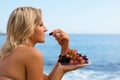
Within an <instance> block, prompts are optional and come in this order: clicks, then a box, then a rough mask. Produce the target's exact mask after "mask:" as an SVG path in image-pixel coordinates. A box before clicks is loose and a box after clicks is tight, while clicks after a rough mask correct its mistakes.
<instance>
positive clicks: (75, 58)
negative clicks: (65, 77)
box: [58, 49, 88, 65]
mask: <svg viewBox="0 0 120 80" xmlns="http://www.w3.org/2000/svg"><path fill="white" fill-rule="evenodd" d="M58 62H59V63H61V64H63V65H66V64H70V65H76V64H87V63H88V58H87V56H86V55H82V54H80V53H78V52H77V50H75V49H69V50H68V52H67V54H65V55H64V56H61V55H60V56H59V59H58Z"/></svg>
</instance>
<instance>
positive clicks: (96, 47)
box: [0, 34, 120, 80]
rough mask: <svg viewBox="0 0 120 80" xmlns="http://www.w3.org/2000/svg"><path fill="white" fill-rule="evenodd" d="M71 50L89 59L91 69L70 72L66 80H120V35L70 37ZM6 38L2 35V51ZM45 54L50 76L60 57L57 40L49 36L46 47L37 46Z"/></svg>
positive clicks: (0, 44) (46, 70) (47, 71)
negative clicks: (75, 50)
mask: <svg viewBox="0 0 120 80" xmlns="http://www.w3.org/2000/svg"><path fill="white" fill-rule="evenodd" d="M69 35H70V48H73V49H77V50H78V52H79V53H82V54H84V55H87V57H88V58H89V60H90V61H91V62H92V64H91V65H90V66H87V67H85V68H82V69H78V70H75V71H71V72H68V73H66V74H65V75H64V77H63V80H73V79H74V80H119V79H120V76H119V75H120V54H119V53H120V35H104V34H101V35H99V34H96V35H95V34H93V35H92V34H88V35H87V34H69ZM4 40H5V35H0V47H1V46H2V44H3V42H4ZM35 47H36V48H37V49H38V50H40V51H41V52H42V53H43V56H44V72H45V73H46V74H49V73H50V71H51V70H52V68H53V67H54V64H55V63H56V61H57V59H58V55H59V53H60V46H59V45H58V43H57V42H56V40H55V39H54V38H53V37H51V36H48V35H46V42H45V43H44V44H37V45H36V46H35Z"/></svg>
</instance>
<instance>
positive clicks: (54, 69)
mask: <svg viewBox="0 0 120 80" xmlns="http://www.w3.org/2000/svg"><path fill="white" fill-rule="evenodd" d="M58 66H59V64H58V62H56V65H55V67H54V68H53V69H52V71H51V72H50V74H49V75H48V78H49V80H51V78H52V77H53V75H54V74H55V72H56V70H57V68H58Z"/></svg>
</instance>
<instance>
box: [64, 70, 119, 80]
mask: <svg viewBox="0 0 120 80" xmlns="http://www.w3.org/2000/svg"><path fill="white" fill-rule="evenodd" d="M119 75H120V71H118V72H113V73H111V72H107V73H105V72H104V71H101V72H100V71H93V70H76V71H72V72H69V73H67V74H65V76H64V77H63V80H119V79H120V76H119Z"/></svg>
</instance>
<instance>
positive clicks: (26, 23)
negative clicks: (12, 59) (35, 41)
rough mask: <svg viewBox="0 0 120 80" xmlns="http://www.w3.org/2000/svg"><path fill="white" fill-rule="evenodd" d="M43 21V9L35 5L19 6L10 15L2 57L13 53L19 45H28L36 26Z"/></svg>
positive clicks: (1, 51) (0, 56)
mask: <svg viewBox="0 0 120 80" xmlns="http://www.w3.org/2000/svg"><path fill="white" fill-rule="evenodd" d="M41 22H42V14H41V10H40V9H37V8H33V7H18V8H16V9H15V10H14V11H13V12H12V13H11V15H10V17H9V20H8V24H7V35H6V41H5V43H4V44H3V46H2V48H1V50H0V58H5V57H7V56H8V55H10V54H11V52H12V51H13V49H14V48H15V47H17V46H19V45H26V44H27V41H28V38H29V37H30V36H32V35H33V34H34V28H35V27H36V26H37V25H39V24H40V23H41Z"/></svg>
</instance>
